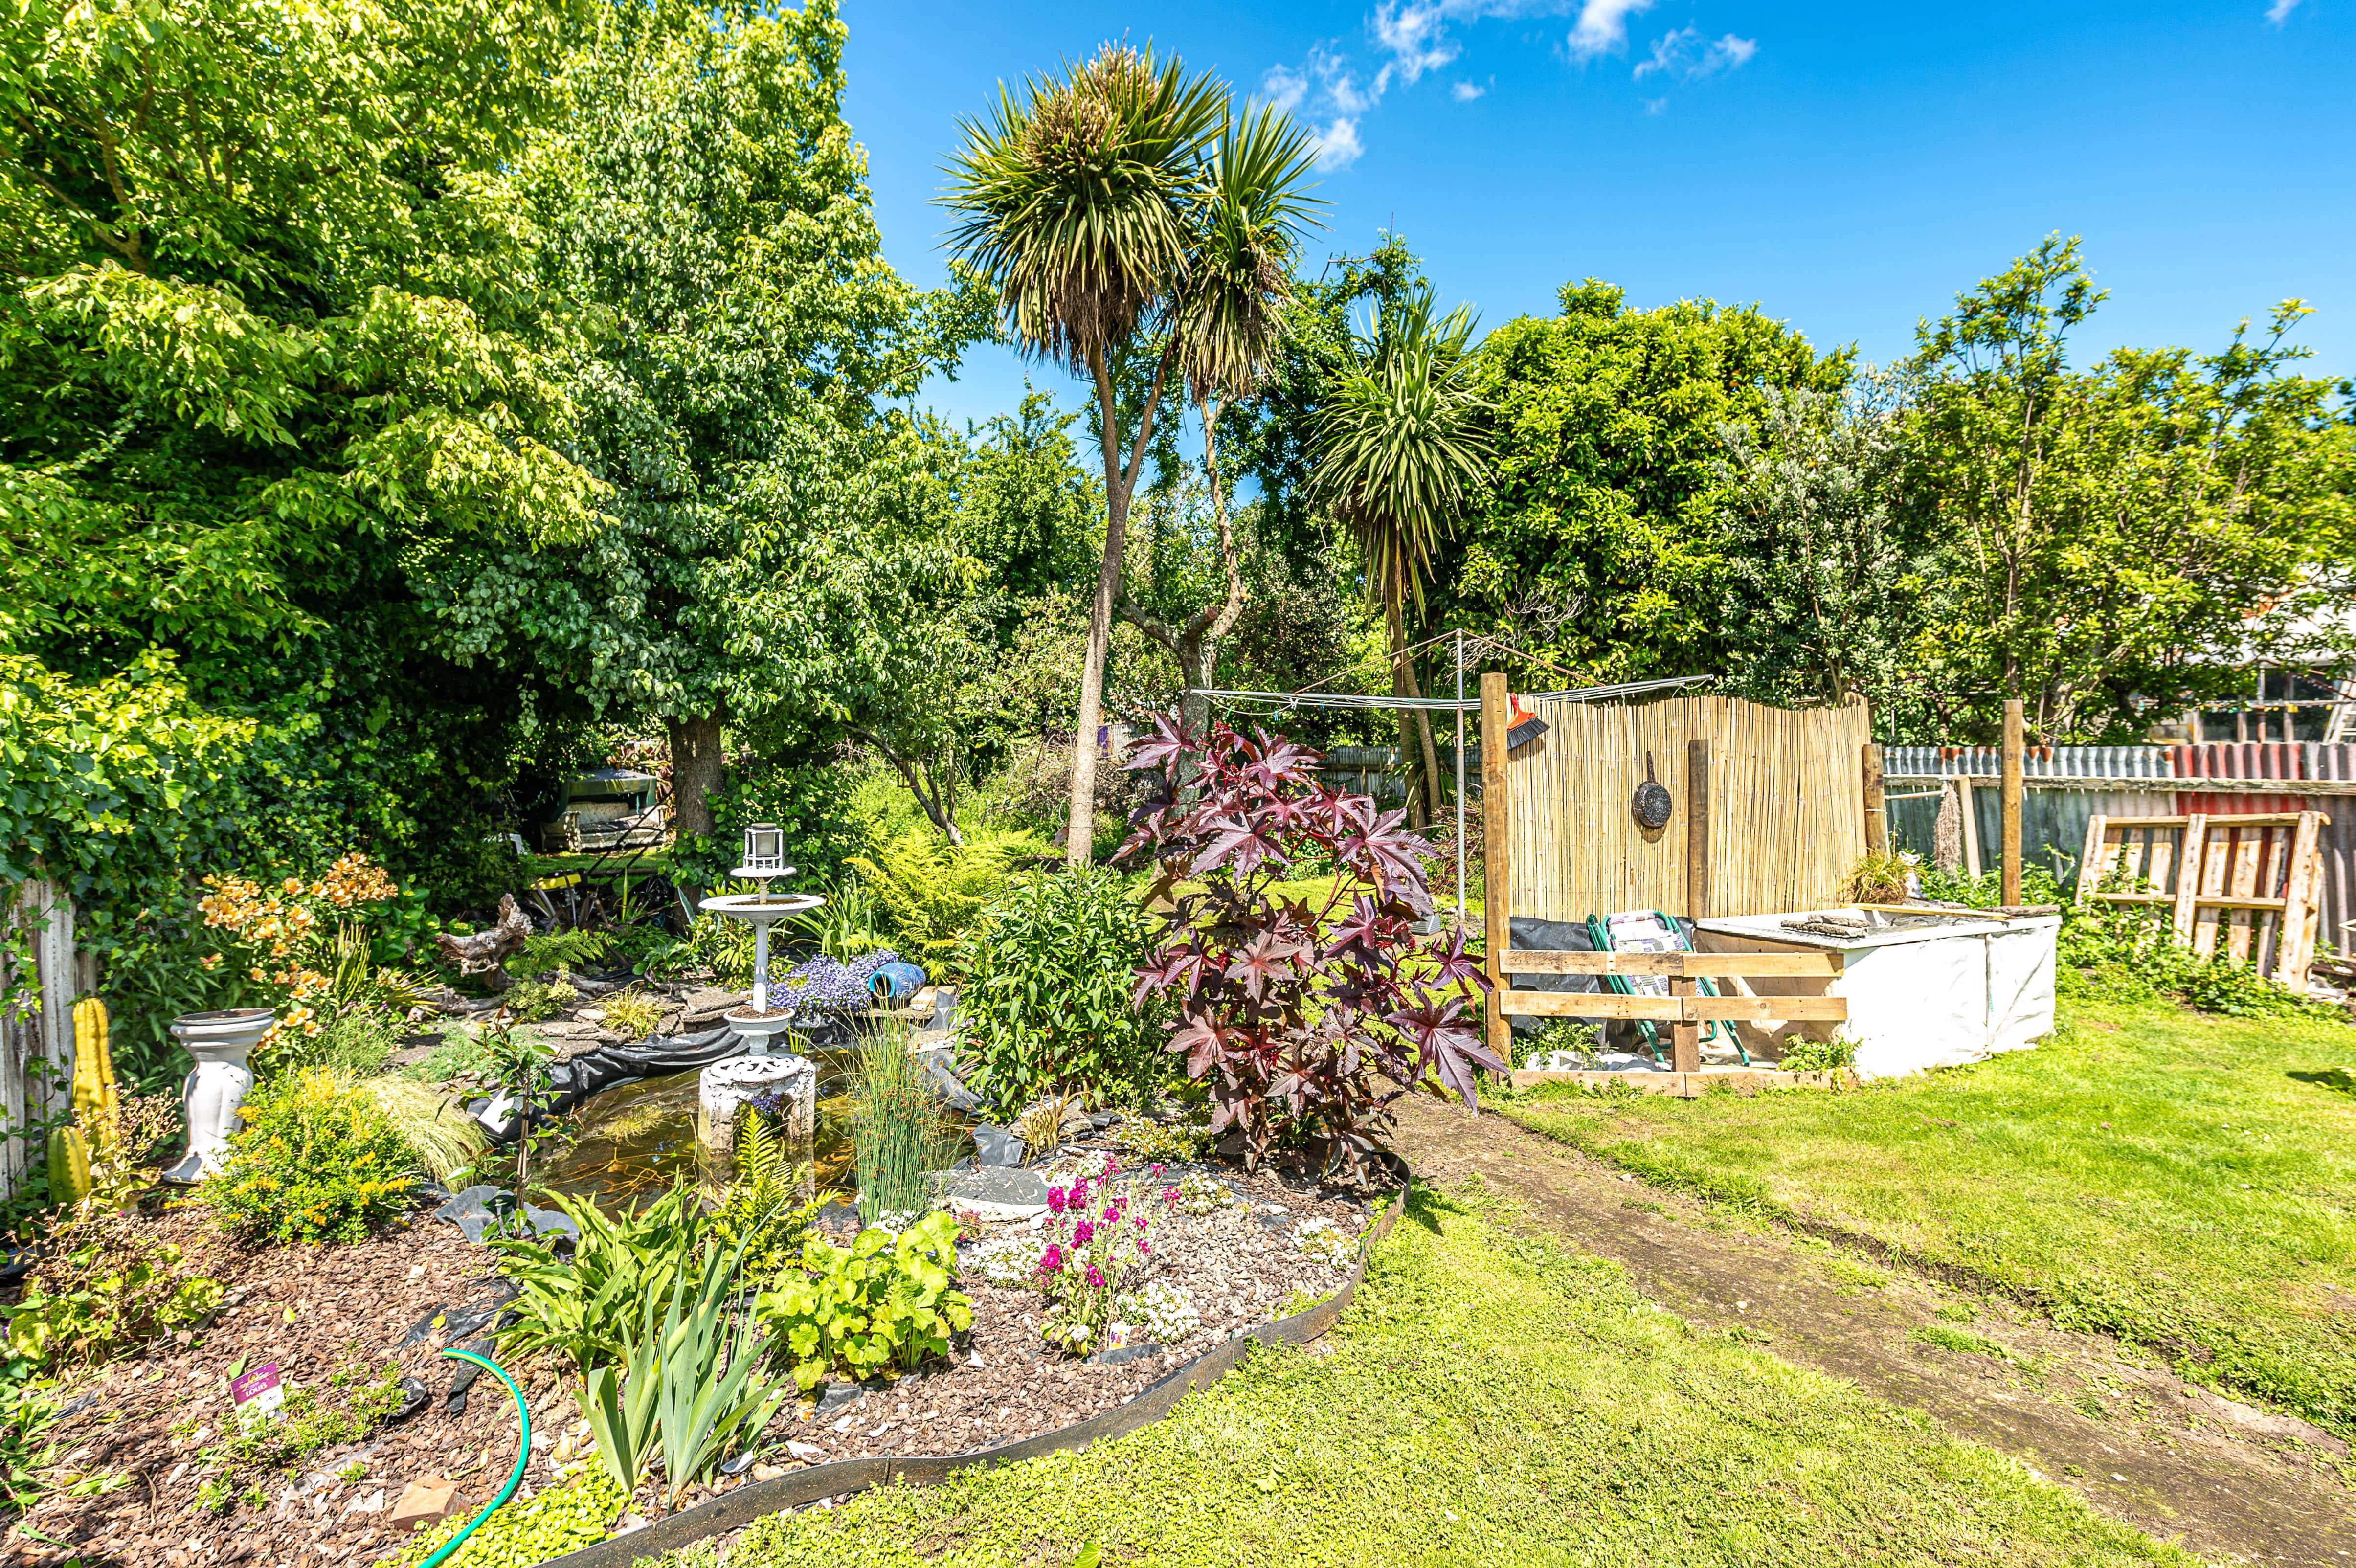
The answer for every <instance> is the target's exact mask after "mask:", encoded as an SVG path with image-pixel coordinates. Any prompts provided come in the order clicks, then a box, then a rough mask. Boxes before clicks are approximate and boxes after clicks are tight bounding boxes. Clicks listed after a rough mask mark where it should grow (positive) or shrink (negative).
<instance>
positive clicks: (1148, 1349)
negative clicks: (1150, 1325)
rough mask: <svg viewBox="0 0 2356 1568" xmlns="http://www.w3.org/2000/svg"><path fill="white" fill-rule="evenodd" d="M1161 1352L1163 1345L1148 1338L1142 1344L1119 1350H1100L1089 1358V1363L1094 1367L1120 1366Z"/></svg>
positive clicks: (1127, 1346) (1123, 1347)
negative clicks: (1124, 1362) (1125, 1362)
mask: <svg viewBox="0 0 2356 1568" xmlns="http://www.w3.org/2000/svg"><path fill="white" fill-rule="evenodd" d="M1160 1354H1162V1347H1161V1346H1159V1345H1156V1344H1154V1343H1153V1342H1152V1341H1151V1340H1148V1341H1146V1342H1145V1343H1144V1344H1141V1345H1124V1346H1122V1347H1121V1348H1119V1349H1118V1350H1099V1351H1098V1352H1097V1353H1096V1354H1095V1355H1093V1356H1091V1357H1089V1358H1088V1364H1089V1365H1090V1366H1094V1367H1118V1366H1119V1365H1120V1364H1121V1363H1122V1362H1123V1361H1139V1360H1142V1359H1145V1358H1146V1357H1148V1356H1159V1355H1160Z"/></svg>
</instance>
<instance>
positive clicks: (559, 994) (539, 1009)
mask: <svg viewBox="0 0 2356 1568" xmlns="http://www.w3.org/2000/svg"><path fill="white" fill-rule="evenodd" d="M580 1000H581V993H580V992H578V991H576V990H574V989H573V987H572V986H570V985H568V984H566V983H564V982H563V981H561V980H548V981H541V980H519V981H517V982H516V983H514V984H513V985H511V986H509V987H508V989H507V993H506V994H505V995H503V996H501V997H500V998H499V1002H500V1004H501V1005H502V1006H504V1007H505V1008H506V1009H507V1013H508V1016H509V1017H510V1018H513V1019H514V1020H515V1021H516V1022H517V1023H519V1024H539V1023H544V1022H546V1021H547V1020H548V1019H551V1018H553V1017H555V1016H556V1015H558V1014H559V1013H562V1012H563V1011H564V1010H565V1009H566V1008H567V1007H570V1006H572V1005H573V1004H574V1003H575V1002H578V1001H580Z"/></svg>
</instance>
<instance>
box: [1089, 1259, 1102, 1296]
mask: <svg viewBox="0 0 2356 1568" xmlns="http://www.w3.org/2000/svg"><path fill="white" fill-rule="evenodd" d="M1088 1283H1089V1285H1090V1286H1092V1287H1093V1288H1095V1289H1097V1290H1102V1289H1104V1275H1102V1274H1100V1273H1097V1266H1096V1265H1095V1264H1094V1263H1090V1264H1089V1265H1088Z"/></svg>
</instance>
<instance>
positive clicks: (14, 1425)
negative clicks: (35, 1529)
mask: <svg viewBox="0 0 2356 1568" xmlns="http://www.w3.org/2000/svg"><path fill="white" fill-rule="evenodd" d="M57 1414H58V1406H57V1402H56V1401H55V1400H53V1399H51V1398H50V1397H49V1396H48V1393H47V1392H45V1391H41V1390H38V1389H34V1388H30V1387H27V1385H26V1384H24V1383H22V1382H18V1381H16V1380H13V1379H11V1380H5V1381H0V1509H5V1510H8V1511H11V1512H15V1513H18V1514H21V1513H23V1512H24V1511H25V1510H26V1509H29V1508H31V1507H32V1506H33V1505H34V1504H35V1503H37V1502H38V1501H40V1499H41V1498H44V1497H47V1496H48V1493H49V1490H50V1481H49V1476H48V1470H49V1468H50V1466H53V1465H55V1464H56V1463H57V1458H58V1445H57V1444H55V1443H51V1442H48V1441H45V1438H46V1436H47V1434H48V1429H49V1423H51V1422H53V1421H55V1420H56V1419H57Z"/></svg>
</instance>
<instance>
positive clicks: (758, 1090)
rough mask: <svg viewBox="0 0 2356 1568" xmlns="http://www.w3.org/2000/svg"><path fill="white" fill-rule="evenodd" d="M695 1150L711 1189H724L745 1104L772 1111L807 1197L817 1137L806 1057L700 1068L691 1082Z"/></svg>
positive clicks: (813, 1084)
mask: <svg viewBox="0 0 2356 1568" xmlns="http://www.w3.org/2000/svg"><path fill="white" fill-rule="evenodd" d="M695 1098H696V1118H695V1121H696V1128H695V1132H696V1147H697V1153H698V1154H699V1155H700V1156H701V1162H702V1163H703V1165H706V1166H707V1167H708V1175H709V1176H710V1179H711V1180H712V1183H713V1185H714V1186H725V1185H726V1183H727V1180H728V1177H729V1176H730V1175H731V1174H732V1173H733V1172H734V1169H735V1163H736V1120H737V1118H738V1117H739V1116H740V1115H742V1114H743V1113H744V1108H745V1107H746V1106H747V1105H750V1104H752V1103H754V1102H755V1101H759V1102H760V1103H762V1104H764V1105H766V1106H770V1107H774V1108H775V1109H776V1111H777V1112H779V1115H778V1122H779V1123H780V1124H781V1131H782V1132H783V1133H784V1135H785V1143H786V1157H787V1159H789V1160H791V1161H792V1162H793V1166H794V1171H795V1174H796V1176H798V1178H799V1179H800V1181H801V1183H802V1187H803V1190H804V1192H805V1194H807V1193H808V1192H809V1189H810V1187H811V1184H812V1182H813V1181H814V1180H815V1172H814V1170H813V1168H812V1166H811V1158H812V1147H811V1145H812V1143H813V1141H814V1139H815V1138H816V1135H817V1132H818V1067H817V1064H815V1063H813V1062H812V1061H811V1060H810V1059H809V1058H808V1057H769V1056H743V1057H732V1058H729V1059H728V1060H726V1061H723V1062H714V1063H712V1065H711V1066H710V1067H708V1068H705V1069H703V1071H702V1073H701V1075H700V1076H698V1078H697V1079H696V1080H695Z"/></svg>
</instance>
